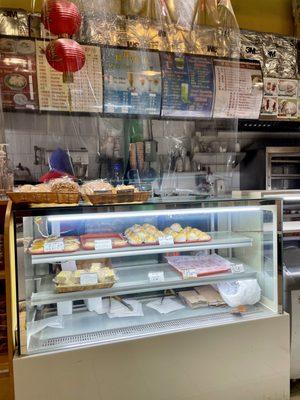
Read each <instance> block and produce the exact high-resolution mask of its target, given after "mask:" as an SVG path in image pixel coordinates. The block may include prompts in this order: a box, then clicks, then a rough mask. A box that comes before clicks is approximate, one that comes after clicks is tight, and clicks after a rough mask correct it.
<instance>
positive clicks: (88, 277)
mask: <svg viewBox="0 0 300 400" xmlns="http://www.w3.org/2000/svg"><path fill="white" fill-rule="evenodd" d="M97 283H98V275H97V274H89V273H86V274H82V275H81V276H80V285H96V284H97Z"/></svg>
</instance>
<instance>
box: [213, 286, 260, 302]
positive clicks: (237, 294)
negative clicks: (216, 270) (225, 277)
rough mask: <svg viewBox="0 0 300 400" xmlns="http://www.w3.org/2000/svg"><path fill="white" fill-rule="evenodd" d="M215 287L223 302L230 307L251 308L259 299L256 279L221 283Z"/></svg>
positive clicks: (258, 287)
mask: <svg viewBox="0 0 300 400" xmlns="http://www.w3.org/2000/svg"><path fill="white" fill-rule="evenodd" d="M217 286H218V290H219V292H220V294H221V296H222V298H223V300H224V301H225V303H227V304H228V305H229V306H230V307H238V306H248V305H249V306H252V305H254V304H256V303H258V302H259V300H260V297H261V288H260V286H259V284H258V282H257V280H256V279H247V280H242V281H235V282H222V283H219V284H218V285H217Z"/></svg>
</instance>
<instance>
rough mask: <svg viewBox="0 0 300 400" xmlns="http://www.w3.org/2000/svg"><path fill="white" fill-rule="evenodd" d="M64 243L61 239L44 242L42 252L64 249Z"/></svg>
mask: <svg viewBox="0 0 300 400" xmlns="http://www.w3.org/2000/svg"><path fill="white" fill-rule="evenodd" d="M64 250H65V244H64V240H63V239H57V240H53V241H51V242H46V243H45V244H44V252H45V253H54V252H56V251H64Z"/></svg>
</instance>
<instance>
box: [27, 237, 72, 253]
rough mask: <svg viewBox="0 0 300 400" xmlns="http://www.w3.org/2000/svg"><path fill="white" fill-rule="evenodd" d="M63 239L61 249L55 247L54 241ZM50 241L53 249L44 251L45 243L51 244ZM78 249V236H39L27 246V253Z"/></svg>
mask: <svg viewBox="0 0 300 400" xmlns="http://www.w3.org/2000/svg"><path fill="white" fill-rule="evenodd" d="M61 241H63V249H62V248H61V247H60V246H58V248H57V249H56V248H55V242H61ZM51 243H52V244H53V245H54V247H53V249H51V251H50V250H47V249H46V251H45V246H47V244H49V245H51ZM78 250H80V241H79V239H78V238H76V237H75V236H66V237H63V238H57V237H49V238H45V239H43V238H40V239H36V240H34V241H33V242H32V244H31V246H30V248H29V253H30V254H44V253H61V252H66V253H68V252H74V251H78Z"/></svg>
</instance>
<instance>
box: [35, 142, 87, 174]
mask: <svg viewBox="0 0 300 400" xmlns="http://www.w3.org/2000/svg"><path fill="white" fill-rule="evenodd" d="M52 153H53V150H48V149H45V148H42V147H38V146H34V155H35V161H34V164H35V165H41V166H48V164H49V162H48V160H49V159H50V155H51V154H52ZM67 153H68V154H69V157H70V159H71V162H72V166H73V170H74V175H75V176H76V178H78V179H86V178H87V177H88V174H89V153H88V151H87V149H86V148H80V149H74V150H67Z"/></svg>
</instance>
